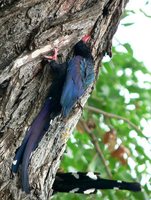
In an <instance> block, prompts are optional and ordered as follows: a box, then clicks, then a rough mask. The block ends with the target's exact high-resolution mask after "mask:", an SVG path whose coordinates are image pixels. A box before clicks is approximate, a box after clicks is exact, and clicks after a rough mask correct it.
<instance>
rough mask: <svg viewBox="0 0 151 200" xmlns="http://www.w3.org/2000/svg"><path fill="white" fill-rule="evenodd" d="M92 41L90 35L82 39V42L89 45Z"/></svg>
mask: <svg viewBox="0 0 151 200" xmlns="http://www.w3.org/2000/svg"><path fill="white" fill-rule="evenodd" d="M90 39H91V36H90V35H85V36H84V37H83V38H82V41H83V42H84V43H87V42H88V41H89V40H90Z"/></svg>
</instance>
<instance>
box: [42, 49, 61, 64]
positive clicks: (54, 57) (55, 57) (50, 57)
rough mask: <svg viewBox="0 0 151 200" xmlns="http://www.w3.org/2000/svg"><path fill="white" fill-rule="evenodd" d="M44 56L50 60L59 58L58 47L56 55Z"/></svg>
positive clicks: (55, 50) (55, 51)
mask: <svg viewBox="0 0 151 200" xmlns="http://www.w3.org/2000/svg"><path fill="white" fill-rule="evenodd" d="M44 58H46V59H48V60H55V61H56V60H57V58H58V49H57V48H55V49H54V55H53V56H44Z"/></svg>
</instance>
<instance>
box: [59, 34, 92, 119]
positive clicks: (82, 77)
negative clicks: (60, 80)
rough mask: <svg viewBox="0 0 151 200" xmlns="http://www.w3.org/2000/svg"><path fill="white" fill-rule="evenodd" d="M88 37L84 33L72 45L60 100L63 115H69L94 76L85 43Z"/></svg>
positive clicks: (89, 54)
mask: <svg viewBox="0 0 151 200" xmlns="http://www.w3.org/2000/svg"><path fill="white" fill-rule="evenodd" d="M89 39H90V36H89V35H86V36H84V37H83V38H82V40H80V41H79V42H78V43H77V44H76V45H75V46H74V57H73V58H72V59H71V60H70V61H69V62H68V65H67V75H66V80H65V83H64V87H63V91H62V95H61V101H60V103H61V106H62V113H63V116H64V117H67V116H68V115H69V113H70V111H71V109H72V108H73V106H74V105H75V103H76V102H77V101H78V100H79V98H80V97H81V96H82V95H83V94H84V92H85V90H86V89H87V88H88V86H89V85H90V84H91V83H92V82H93V81H94V78H95V76H94V62H93V57H92V54H91V50H90V47H88V46H87V44H86V43H87V41H88V40H89Z"/></svg>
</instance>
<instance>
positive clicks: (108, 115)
mask: <svg viewBox="0 0 151 200" xmlns="http://www.w3.org/2000/svg"><path fill="white" fill-rule="evenodd" d="M85 108H86V109H88V110H89V111H92V112H95V113H98V114H102V115H104V116H106V117H109V118H115V119H122V120H123V121H125V122H126V123H128V124H129V125H130V126H131V127H132V128H134V129H135V130H136V131H137V132H139V133H141V135H142V136H143V137H145V136H144V134H143V133H142V131H141V130H140V129H139V128H138V127H137V126H136V125H135V124H134V123H132V122H131V121H130V120H128V119H127V118H126V117H122V116H120V115H116V114H113V113H108V112H105V111H103V110H101V109H98V108H94V107H92V106H85ZM145 138H146V139H148V138H147V137H145Z"/></svg>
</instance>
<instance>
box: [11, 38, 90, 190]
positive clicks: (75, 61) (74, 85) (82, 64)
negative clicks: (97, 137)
mask: <svg viewBox="0 0 151 200" xmlns="http://www.w3.org/2000/svg"><path fill="white" fill-rule="evenodd" d="M89 39H90V36H84V37H83V38H82V40H81V41H79V42H78V43H77V44H76V45H75V46H74V57H73V58H72V59H71V60H70V61H69V62H68V63H63V64H57V63H56V62H55V60H56V59H57V50H56V49H55V54H54V56H45V58H47V59H48V60H54V61H53V62H51V64H50V66H51V68H52V70H53V71H54V75H55V77H54V80H53V82H52V85H51V88H50V92H49V95H48V98H47V99H46V101H45V104H44V106H43V108H42V109H41V111H40V112H39V114H38V116H37V117H36V118H35V120H34V121H33V123H32V124H31V127H30V129H29V131H27V133H26V136H25V138H24V140H23V142H22V144H21V146H20V147H19V148H18V150H17V151H16V155H15V158H14V161H13V164H12V172H14V173H16V172H17V171H18V168H19V165H20V164H22V167H21V171H22V172H21V174H22V188H23V191H25V192H26V193H29V192H30V188H29V180H28V165H29V162H30V156H31V152H32V151H34V150H35V149H36V148H37V146H38V143H39V142H40V140H41V139H42V137H43V135H44V134H45V132H46V131H47V129H48V127H49V123H50V119H52V118H54V117H55V116H56V115H58V114H59V113H60V112H61V110H62V114H63V116H64V117H67V116H68V114H69V113H70V111H71V109H72V108H73V106H74V105H75V103H76V102H77V100H78V99H79V98H80V96H81V95H83V93H84V92H85V90H86V89H87V87H88V86H89V84H91V83H92V82H93V80H94V69H93V58H92V55H91V51H90V48H89V47H87V45H86V44H85V43H86V42H87V41H88V40H89ZM66 69H67V71H66Z"/></svg>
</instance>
